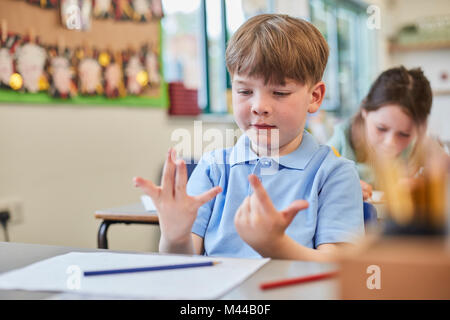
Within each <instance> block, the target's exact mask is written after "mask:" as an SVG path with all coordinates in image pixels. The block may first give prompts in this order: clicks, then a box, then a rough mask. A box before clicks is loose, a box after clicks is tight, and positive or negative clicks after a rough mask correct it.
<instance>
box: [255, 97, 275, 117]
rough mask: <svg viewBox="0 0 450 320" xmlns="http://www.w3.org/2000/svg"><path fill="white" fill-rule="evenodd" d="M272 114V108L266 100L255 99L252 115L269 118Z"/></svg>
mask: <svg viewBox="0 0 450 320" xmlns="http://www.w3.org/2000/svg"><path fill="white" fill-rule="evenodd" d="M271 112H272V108H271V107H270V105H269V103H267V101H264V99H255V100H254V101H253V103H252V113H253V114H254V115H259V116H261V115H262V116H267V115H269V114H270V113H271Z"/></svg>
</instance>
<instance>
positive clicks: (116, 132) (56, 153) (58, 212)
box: [0, 104, 234, 251]
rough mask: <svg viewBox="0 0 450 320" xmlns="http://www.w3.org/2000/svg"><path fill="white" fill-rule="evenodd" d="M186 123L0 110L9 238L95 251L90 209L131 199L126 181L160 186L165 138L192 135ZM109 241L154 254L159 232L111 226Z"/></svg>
mask: <svg viewBox="0 0 450 320" xmlns="http://www.w3.org/2000/svg"><path fill="white" fill-rule="evenodd" d="M192 124H193V121H192V119H183V120H171V119H170V118H169V117H168V116H167V115H166V110H162V109H153V108H120V107H105V106H101V107H87V106H77V107H73V106H62V105H55V106H43V105H5V104H3V105H0V201H1V200H2V199H11V198H13V199H15V198H17V199H20V200H21V202H22V215H23V223H20V224H13V225H11V226H10V230H9V233H10V238H11V241H14V242H27V243H41V244H53V245H64V246H74V247H88V248H94V247H96V246H97V242H96V239H97V238H96V237H97V229H98V226H99V223H100V221H98V220H96V219H94V211H95V210H97V209H102V208H110V207H116V206H122V205H126V204H129V203H134V202H138V201H139V196H140V195H141V192H140V191H139V190H138V189H135V188H134V186H133V183H132V178H133V177H134V176H136V175H141V176H143V177H147V178H150V179H153V180H154V181H157V182H159V175H160V170H161V166H162V163H163V161H164V156H165V154H166V152H167V150H168V148H169V147H170V146H173V145H175V144H176V142H172V141H171V140H170V138H171V133H172V132H173V130H175V129H177V128H186V129H188V130H190V131H191V132H192V128H193V125H192ZM203 126H204V128H205V129H207V128H211V127H217V128H219V129H222V130H223V129H225V128H227V127H234V126H231V124H228V125H225V124H221V125H217V124H210V125H206V124H204V125H203ZM108 236H109V245H110V248H113V249H121V250H143V251H156V250H157V242H158V239H159V230H158V228H157V227H155V226H145V225H130V226H125V225H113V226H111V227H110V229H109V232H108ZM2 240H3V233H2V232H1V231H0V241H2Z"/></svg>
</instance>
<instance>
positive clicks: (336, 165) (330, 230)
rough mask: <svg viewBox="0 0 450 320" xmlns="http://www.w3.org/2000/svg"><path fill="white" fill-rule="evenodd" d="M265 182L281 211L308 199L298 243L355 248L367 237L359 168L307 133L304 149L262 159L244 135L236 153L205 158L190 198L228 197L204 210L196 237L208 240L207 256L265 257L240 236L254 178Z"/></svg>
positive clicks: (299, 219) (294, 230) (294, 234)
mask: <svg viewBox="0 0 450 320" xmlns="http://www.w3.org/2000/svg"><path fill="white" fill-rule="evenodd" d="M249 174H255V175H257V176H258V177H259V179H260V180H261V182H262V184H263V186H264V188H265V189H266V191H267V193H268V194H269V196H270V198H271V200H272V202H273V204H274V206H275V208H276V209H277V210H282V209H285V208H286V207H287V206H289V205H290V204H291V203H292V202H293V201H294V200H298V199H304V200H307V201H308V202H309V208H308V209H306V210H302V211H300V212H298V213H297V215H296V217H295V218H294V220H293V221H292V223H291V224H290V225H289V227H288V228H287V229H286V234H287V235H289V236H290V237H291V238H293V239H294V240H295V241H296V242H298V243H300V244H302V245H304V246H306V247H308V248H317V246H319V245H320V244H323V243H336V242H352V241H353V240H354V239H355V237H358V236H361V235H363V234H364V219H363V216H364V215H363V202H362V198H363V197H362V191H361V186H360V183H359V177H358V173H357V171H356V168H355V165H354V162H352V161H350V160H347V159H344V158H338V157H336V156H335V155H334V153H333V151H332V150H331V148H330V147H328V146H325V145H319V144H318V143H317V142H316V141H315V139H314V138H313V137H312V136H311V134H309V133H308V132H307V131H304V134H303V139H302V142H301V144H300V146H299V147H298V148H297V149H296V150H295V151H293V152H291V153H290V154H288V155H285V156H282V157H279V158H265V157H262V158H260V157H258V156H257V155H256V154H255V153H254V152H253V151H252V150H251V148H250V140H249V138H248V137H247V136H246V135H245V134H243V135H242V136H241V137H240V138H239V140H238V141H237V143H236V145H235V146H234V147H233V148H228V149H220V150H214V151H211V152H209V153H206V154H205V155H203V157H202V158H201V159H200V161H199V163H198V165H197V167H196V168H195V170H194V171H193V172H192V174H191V176H190V178H189V181H188V185H187V193H188V194H189V195H199V194H201V193H203V192H205V191H207V190H209V189H210V188H212V187H214V186H221V187H222V190H223V191H222V193H220V194H218V195H217V196H216V197H215V198H214V199H212V200H211V201H209V202H208V203H205V204H204V205H203V206H202V207H200V208H199V210H198V215H197V219H196V220H195V222H194V225H193V227H192V232H193V233H195V234H197V235H199V236H200V237H202V238H203V240H204V248H205V252H204V254H205V255H208V256H230V257H241V258H244V257H245V258H253V257H261V256H260V254H259V253H257V252H256V251H255V250H253V248H251V247H250V246H249V245H248V244H247V243H246V242H244V241H243V240H242V239H241V238H240V236H239V234H238V233H237V231H236V227H235V225H234V215H235V213H236V211H237V210H238V208H239V206H240V205H241V203H242V202H243V201H244V199H245V197H247V195H249V194H251V193H252V188H251V186H250V183H249V181H248V175H249Z"/></svg>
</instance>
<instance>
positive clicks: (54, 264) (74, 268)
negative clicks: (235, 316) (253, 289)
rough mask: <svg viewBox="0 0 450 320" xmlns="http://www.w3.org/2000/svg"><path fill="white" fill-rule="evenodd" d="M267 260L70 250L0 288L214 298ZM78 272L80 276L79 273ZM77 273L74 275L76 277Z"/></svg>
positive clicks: (3, 279)
mask: <svg viewBox="0 0 450 320" xmlns="http://www.w3.org/2000/svg"><path fill="white" fill-rule="evenodd" d="M269 260H270V259H235V258H222V257H220V258H217V257H201V256H192V257H191V256H182V255H160V254H145V255H144V254H126V253H109V252H94V253H82V252H71V253H67V254H64V255H60V256H56V257H53V258H50V259H46V260H43V261H40V262H37V263H34V264H31V265H29V266H26V267H24V268H21V269H17V270H13V271H10V272H7V273H3V274H1V275H0V289H20V290H32V291H59V292H61V291H64V292H72V293H77V294H84V295H95V296H99V297H108V296H110V297H123V298H136V299H217V298H219V297H220V296H222V295H224V294H226V293H227V292H228V291H230V290H231V289H232V288H234V287H235V286H237V285H239V284H240V283H241V282H243V281H244V280H245V279H246V278H248V277H249V276H250V275H252V274H253V273H254V272H256V271H257V270H258V269H259V268H260V267H262V266H263V265H264V264H265V263H267V262H268V261H269ZM204 261H220V262H221V263H220V264H218V265H215V266H211V267H200V268H188V269H177V270H165V271H151V272H138V273H128V274H116V275H102V276H93V277H84V276H83V274H82V272H83V271H91V270H104V269H120V268H134V267H146V266H158V265H167V264H179V263H193V262H204ZM80 271H81V272H80ZM78 275H80V276H78Z"/></svg>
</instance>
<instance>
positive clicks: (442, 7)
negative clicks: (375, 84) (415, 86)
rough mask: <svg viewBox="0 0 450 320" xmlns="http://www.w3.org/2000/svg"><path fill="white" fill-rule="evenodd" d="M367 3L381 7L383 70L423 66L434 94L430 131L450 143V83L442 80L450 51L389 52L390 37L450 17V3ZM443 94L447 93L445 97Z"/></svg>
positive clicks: (435, 0) (378, 0)
mask: <svg viewBox="0 0 450 320" xmlns="http://www.w3.org/2000/svg"><path fill="white" fill-rule="evenodd" d="M367 2H368V3H371V4H375V5H377V6H379V8H380V10H381V28H380V30H379V36H380V38H379V54H378V56H379V66H380V71H382V70H386V69H388V68H391V67H394V66H399V65H404V66H405V67H407V68H415V67H421V68H422V70H423V71H424V74H425V75H426V76H427V78H428V79H429V80H430V83H431V86H432V89H433V90H434V92H435V95H434V97H433V107H432V112H431V115H430V118H429V128H430V131H431V133H433V134H435V135H437V136H438V137H439V138H441V139H442V140H446V141H450V126H449V125H448V119H450V118H449V115H450V112H449V108H450V96H449V95H448V92H449V90H450V80H449V79H447V80H446V81H443V80H442V79H441V77H440V76H441V73H443V72H446V73H447V74H449V75H450V49H439V50H417V51H407V52H394V53H390V52H389V45H388V44H389V38H391V37H392V36H393V35H395V34H396V33H397V32H398V30H399V29H400V28H401V27H402V26H404V25H405V24H411V23H414V22H416V21H417V20H418V19H421V18H425V17H431V16H439V15H450V1H449V0H429V1H423V0H370V1H367ZM449 41H450V39H449ZM443 92H447V93H445V94H442V93H443Z"/></svg>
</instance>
